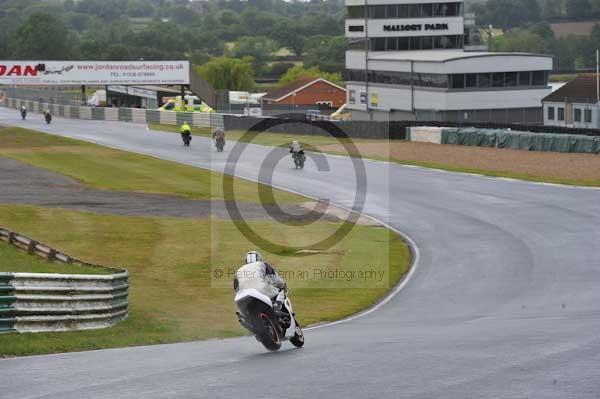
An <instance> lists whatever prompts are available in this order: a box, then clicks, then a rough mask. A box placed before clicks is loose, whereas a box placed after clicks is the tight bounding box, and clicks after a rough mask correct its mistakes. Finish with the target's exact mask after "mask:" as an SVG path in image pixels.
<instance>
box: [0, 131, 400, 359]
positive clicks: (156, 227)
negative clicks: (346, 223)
mask: <svg viewBox="0 0 600 399" xmlns="http://www.w3.org/2000/svg"><path fill="white" fill-rule="evenodd" d="M0 155H4V156H8V157H12V158H15V159H17V160H20V161H24V162H27V163H30V164H32V165H34V166H38V167H43V168H46V169H50V170H52V171H55V172H59V173H62V174H65V175H68V176H72V177H74V178H76V179H79V180H80V181H82V182H84V183H86V184H89V185H91V186H94V187H98V188H104V189H115V190H128V191H134V190H135V191H143V192H153V193H163V194H176V195H182V196H187V197H191V198H203V199H215V198H220V197H219V196H218V195H214V193H213V191H214V190H213V188H211V186H210V185H212V184H216V187H219V188H220V187H221V186H222V179H223V178H224V177H223V176H222V175H219V174H216V173H210V172H208V171H203V170H201V169H196V168H192V167H187V166H183V165H179V164H176V163H172V162H166V161H162V160H159V159H155V158H151V157H145V156H141V155H136V154H130V153H126V152H122V151H116V150H111V149H107V148H104V147H101V146H97V145H93V144H87V143H83V142H79V141H76V140H70V139H64V138H60V137H56V136H51V135H46V134H41V133H37V132H33V131H28V130H23V129H14V128H4V129H0ZM242 183H243V184H244V186H243V187H244V189H245V190H246V194H245V196H244V197H243V199H245V200H247V201H248V200H256V201H258V194H257V192H258V190H257V187H256V185H254V184H253V183H248V182H242ZM236 184H237V183H236ZM217 194H218V193H217ZM278 195H279V198H277V201H281V199H282V198H283V199H284V200H287V201H295V202H296V201H298V202H300V201H305V200H306V199H305V198H303V197H300V196H294V195H288V194H287V193H283V192H282V193H279V194H278ZM276 196H277V194H276ZM238 198H240V197H239V196H238ZM248 223H249V226H250V228H252V229H253V230H254V231H257V232H259V234H260V235H261V236H263V237H270V238H273V237H276V238H278V239H279V240H278V242H280V241H282V240H283V241H284V243H285V244H288V245H293V246H301V245H302V244H307V243H312V242H315V241H318V240H319V239H322V238H325V237H328V236H330V235H331V234H332V232H334V231H335V230H337V229H338V228H339V227H340V223H335V222H325V221H323V222H317V223H313V224H311V225H308V226H297V225H293V224H289V225H288V224H280V223H274V222H272V221H267V220H265V221H261V220H256V221H250V222H248ZM0 225H2V226H6V227H7V228H10V229H11V230H14V231H18V232H20V233H22V234H25V235H27V236H29V237H32V238H34V239H36V240H39V241H41V242H44V243H46V244H48V245H50V246H52V247H54V248H57V249H59V250H61V251H64V252H66V253H68V254H69V255H71V256H74V257H77V258H79V259H82V260H85V261H88V262H91V263H96V264H103V265H107V266H117V267H125V268H127V269H128V271H129V273H130V276H131V277H130V307H129V318H128V319H127V320H126V321H124V322H122V323H119V324H118V325H117V326H115V327H113V328H109V329H102V330H89V331H78V332H67V333H39V334H14V333H13V334H5V335H0V356H19V355H32V354H44V353H53V352H66V351H79V350H90V349H100V348H110V347H123V346H132V345H147V344H157V343H170V342H180V341H190V340H197V339H206V338H223V337H231V336H237V335H241V334H244V333H245V331H244V330H243V329H242V328H241V327H239V325H238V323H237V319H236V317H235V313H234V311H235V309H234V304H233V292H232V288H231V280H232V276H231V275H230V273H231V272H233V271H234V270H235V269H236V268H237V267H239V265H240V259H241V257H242V255H243V253H244V252H246V251H247V250H249V249H253V248H254V245H253V244H251V243H250V242H249V241H248V240H247V239H246V238H245V236H244V235H243V234H242V233H241V232H240V231H238V229H237V227H236V226H235V225H234V224H233V222H231V221H228V220H221V219H189V218H161V217H130V216H116V215H100V214H95V213H91V212H79V211H70V210H65V209H59V208H45V207H34V206H24V205H23V206H21V205H0ZM56 226H60V227H61V228H60V229H57V228H56ZM262 251H263V253H264V255H266V257H267V259H268V260H269V261H270V262H272V263H273V264H274V265H275V266H276V267H277V268H278V270H279V271H280V272H282V273H283V274H284V276H285V278H286V280H287V281H288V283H289V286H290V288H291V290H292V298H293V301H294V307H295V310H296V312H297V314H298V318H299V321H300V322H301V323H302V324H304V325H307V324H313V323H319V322H323V321H328V320H335V319H339V318H342V317H345V316H348V315H351V314H354V313H356V312H358V311H360V310H362V309H364V308H365V307H368V306H369V305H371V304H373V303H374V302H376V301H377V300H378V299H379V298H381V297H382V296H384V295H385V294H386V293H387V292H388V291H389V288H390V287H392V286H393V285H395V283H396V282H397V281H398V280H399V279H400V278H401V276H402V275H403V274H404V273H406V271H407V270H408V267H409V263H410V254H409V250H408V247H407V245H406V243H404V242H403V241H402V240H401V239H400V238H399V237H398V236H396V235H395V234H393V233H392V232H390V231H389V230H387V229H384V228H382V227H373V226H361V225H359V226H356V227H355V228H354V229H353V230H352V231H351V232H350V233H349V234H348V236H346V237H345V238H344V239H343V240H342V241H340V242H338V243H337V244H335V245H334V246H332V247H323V248H320V249H318V250H317V251H316V252H315V253H312V254H311V255H310V256H300V255H299V254H291V253H287V252H283V253H279V252H277V251H274V250H273V251H272V252H271V253H269V251H268V248H267V250H264V249H263V250H262ZM13 255H14V256H17V255H16V254H11V256H13ZM22 255H24V254H22ZM0 256H2V253H0ZM24 256H27V255H24ZM31 262H33V259H32V258H13V260H10V259H9V258H7V262H6V263H5V264H4V266H2V267H3V268H4V269H6V270H8V271H15V270H19V271H33V270H41V268H42V266H44V267H50V266H49V265H40V264H38V263H36V264H32V263H31ZM17 263H19V264H17ZM36 268H38V269H36ZM217 269H218V270H221V271H224V274H223V277H218V276H217V274H215V270H217ZM47 270H48V269H47ZM48 271H50V270H48ZM299 271H301V272H302V274H299V273H298V272H299ZM339 271H342V272H347V273H353V274H355V273H358V272H364V271H367V272H376V273H382V278H381V279H379V280H372V281H366V280H365V281H361V280H360V278H358V277H357V278H351V279H348V278H344V277H343V276H342V278H338V277H333V278H332V277H329V275H326V276H325V277H324V276H323V273H334V274H336V273H338V272H339ZM311 272H312V273H311Z"/></svg>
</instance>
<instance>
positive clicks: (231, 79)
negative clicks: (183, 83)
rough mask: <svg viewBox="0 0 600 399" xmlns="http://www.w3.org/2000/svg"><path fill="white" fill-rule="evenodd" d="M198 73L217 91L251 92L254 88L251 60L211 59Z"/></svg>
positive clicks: (197, 69) (198, 69) (199, 68)
mask: <svg viewBox="0 0 600 399" xmlns="http://www.w3.org/2000/svg"><path fill="white" fill-rule="evenodd" d="M196 71H197V72H198V74H199V75H200V76H202V77H203V78H204V79H205V80H206V81H207V82H209V83H210V84H211V85H212V86H213V87H214V88H215V89H218V90H240V91H250V90H252V88H253V87H254V71H253V70H252V60H251V59H249V58H242V59H238V58H229V57H215V58H211V60H210V61H209V62H207V63H206V64H204V65H202V66H200V67H197V68H196Z"/></svg>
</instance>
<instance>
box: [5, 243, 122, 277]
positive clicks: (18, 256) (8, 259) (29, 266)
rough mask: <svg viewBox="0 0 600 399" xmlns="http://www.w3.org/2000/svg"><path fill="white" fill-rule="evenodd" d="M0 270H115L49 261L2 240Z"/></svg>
mask: <svg viewBox="0 0 600 399" xmlns="http://www.w3.org/2000/svg"><path fill="white" fill-rule="evenodd" d="M0 272H13V273H25V272H26V273H64V274H111V273H114V271H112V270H110V269H105V268H99V267H90V266H84V265H77V264H72V263H60V262H48V261H46V260H44V259H42V258H40V257H39V256H37V255H29V254H27V253H26V252H24V251H23V250H21V249H18V248H15V247H14V246H12V245H8V243H6V242H4V241H0Z"/></svg>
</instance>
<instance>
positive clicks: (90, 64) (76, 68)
mask: <svg viewBox="0 0 600 399" xmlns="http://www.w3.org/2000/svg"><path fill="white" fill-rule="evenodd" d="M189 83H190V64H189V62H188V61H0V84H4V85H19V84H22V85H127V84H173V85H185V84H189Z"/></svg>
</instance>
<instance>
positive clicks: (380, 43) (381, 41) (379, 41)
mask: <svg viewBox="0 0 600 399" xmlns="http://www.w3.org/2000/svg"><path fill="white" fill-rule="evenodd" d="M371 43H372V46H373V47H372V49H373V51H385V37H376V38H375V39H373V40H372V41H371Z"/></svg>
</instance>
